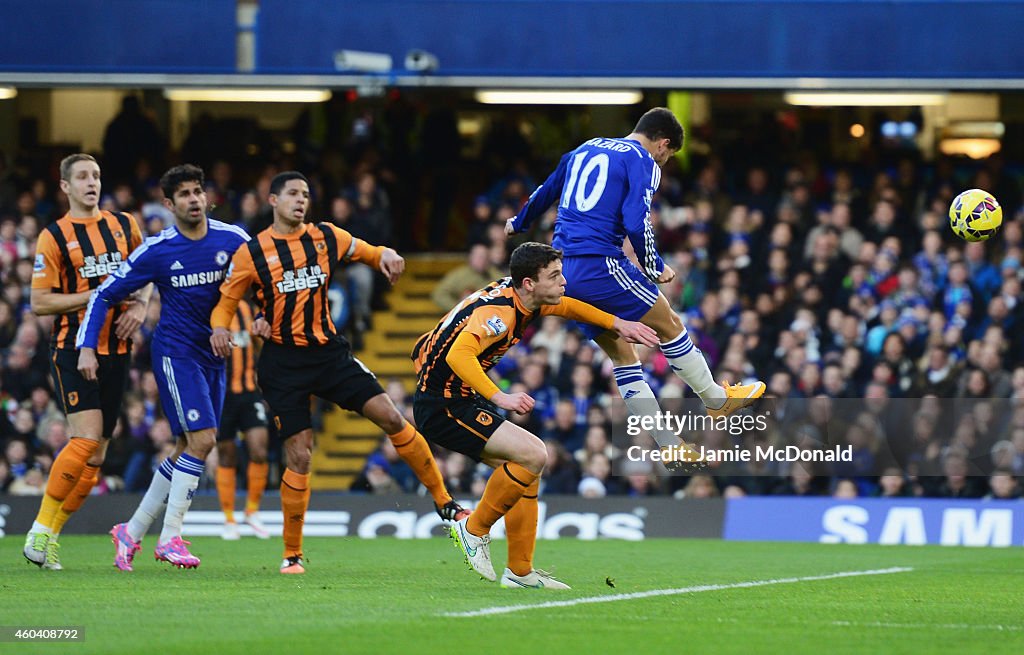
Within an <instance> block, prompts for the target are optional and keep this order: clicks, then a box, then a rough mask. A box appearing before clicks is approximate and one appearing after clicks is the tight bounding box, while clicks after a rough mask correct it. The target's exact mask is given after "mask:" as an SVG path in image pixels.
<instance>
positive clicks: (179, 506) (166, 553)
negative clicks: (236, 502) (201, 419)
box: [153, 427, 217, 569]
mask: <svg viewBox="0 0 1024 655" xmlns="http://www.w3.org/2000/svg"><path fill="white" fill-rule="evenodd" d="M185 439H186V440H187V442H188V445H187V446H186V447H185V452H183V453H182V454H181V455H180V456H179V457H178V461H176V462H175V463H174V473H173V474H172V475H171V489H170V491H169V492H168V494H167V511H166V513H165V514H164V527H163V530H162V531H161V532H160V541H159V542H158V543H157V546H156V550H154V551H153V556H154V557H155V558H156V559H157V560H158V561H162V562H168V563H170V564H173V565H174V566H177V567H178V568H187V569H194V568H196V567H198V566H199V564H200V560H199V558H198V557H196V556H195V555H193V554H192V553H190V552H189V550H188V545H189V543H188V542H187V541H185V540H183V539H182V538H181V526H182V524H183V523H184V521H185V513H186V512H188V508H189V507H190V506H191V505H192V496H193V495H194V494H195V491H196V488H197V487H198V486H199V478H200V476H202V474H203V468H204V466H205V461H206V457H207V455H209V454H210V451H211V450H213V448H214V446H215V445H216V443H217V429H216V428H215V427H211V428H205V429H200V430H196V431H194V432H186V433H185Z"/></svg>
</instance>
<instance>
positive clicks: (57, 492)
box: [22, 409, 103, 567]
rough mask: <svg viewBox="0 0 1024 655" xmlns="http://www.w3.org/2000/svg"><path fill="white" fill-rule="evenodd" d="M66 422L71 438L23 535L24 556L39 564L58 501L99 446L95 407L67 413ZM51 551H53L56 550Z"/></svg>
mask: <svg viewBox="0 0 1024 655" xmlns="http://www.w3.org/2000/svg"><path fill="white" fill-rule="evenodd" d="M68 424H69V426H70V430H71V439H70V440H69V441H68V444H67V446H65V447H64V448H63V449H62V450H61V451H60V454H59V455H58V456H57V459H55V460H54V462H53V465H52V467H51V469H50V477H49V478H48V480H47V482H46V491H45V493H44V495H43V500H42V502H41V503H40V507H39V513H38V514H37V515H36V520H35V521H34V522H33V523H32V527H31V529H30V530H29V532H28V534H27V535H25V547H24V548H23V549H22V554H24V556H25V559H27V560H28V561H29V562H31V563H32V564H35V565H36V566H39V567H42V566H43V565H44V564H45V563H46V553H47V546H48V545H49V543H50V540H51V538H52V536H53V524H54V522H55V520H56V517H57V512H58V510H59V509H60V506H61V504H62V503H63V502H64V501H65V499H67V497H68V496H69V495H71V493H72V492H73V491H74V489H75V487H76V486H77V485H78V481H79V480H80V479H81V477H82V473H83V472H84V471H85V468H86V465H87V464H88V462H89V460H90V458H92V457H93V455H94V454H95V453H96V451H97V450H98V449H99V447H100V442H101V435H102V432H103V414H102V412H101V411H100V410H98V409H86V410H82V411H80V412H75V413H73V414H69V415H68ZM51 550H52V551H53V552H54V553H56V550H55V549H53V548H51Z"/></svg>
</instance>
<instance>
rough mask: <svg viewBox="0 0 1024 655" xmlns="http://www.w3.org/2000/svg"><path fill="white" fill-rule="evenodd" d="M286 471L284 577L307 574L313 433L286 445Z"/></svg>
mask: <svg viewBox="0 0 1024 655" xmlns="http://www.w3.org/2000/svg"><path fill="white" fill-rule="evenodd" d="M284 452H285V463H286V464H287V468H285V471H284V475H282V476H281V511H282V513H283V514H284V535H283V536H284V560H283V561H282V562H281V573H305V572H306V569H305V564H304V562H303V560H302V526H303V524H304V522H305V518H306V509H307V508H308V507H309V469H310V462H311V461H312V458H313V430H312V429H311V428H305V429H303V430H301V431H299V432H297V433H295V434H293V435H292V436H291V437H288V438H287V439H286V440H285V442H284Z"/></svg>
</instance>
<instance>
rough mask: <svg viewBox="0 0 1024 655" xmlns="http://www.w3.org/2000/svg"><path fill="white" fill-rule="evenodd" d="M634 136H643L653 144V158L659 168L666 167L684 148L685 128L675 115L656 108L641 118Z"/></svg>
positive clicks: (662, 108)
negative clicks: (670, 159)
mask: <svg viewBox="0 0 1024 655" xmlns="http://www.w3.org/2000/svg"><path fill="white" fill-rule="evenodd" d="M633 134H642V135H643V136H645V137H647V139H648V140H649V141H650V142H651V146H652V147H653V148H654V149H653V150H652V151H651V156H652V157H654V161H656V162H657V163H658V166H664V165H665V163H666V162H667V161H668V160H669V158H670V157H672V155H674V154H676V153H677V152H679V151H680V150H681V149H682V147H683V126H682V125H680V124H679V120H678V119H677V118H676V116H675V114H673V113H672V112H671V111H669V110H668V109H666V108H664V107H655V108H654V109H651V110H650V111H648V112H647V113H646V114H644V115H643V116H641V117H640V120H639V121H637V124H636V127H634V128H633Z"/></svg>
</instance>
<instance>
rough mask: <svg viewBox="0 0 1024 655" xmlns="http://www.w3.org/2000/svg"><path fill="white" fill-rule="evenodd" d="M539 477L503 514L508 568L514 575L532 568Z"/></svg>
mask: <svg viewBox="0 0 1024 655" xmlns="http://www.w3.org/2000/svg"><path fill="white" fill-rule="evenodd" d="M539 487H540V478H537V479H536V480H534V481H533V483H532V484H531V485H530V486H529V487H527V489H526V492H525V493H524V494H523V497H522V498H520V499H519V502H518V503H516V504H515V505H513V506H512V509H510V510H509V511H508V512H507V513H506V514H505V535H506V536H507V537H508V568H510V569H511V570H512V572H513V573H515V574H516V575H527V574H528V573H529V572H530V571H532V570H533V550H534V548H535V546H536V545H537V492H538V490H539Z"/></svg>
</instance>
